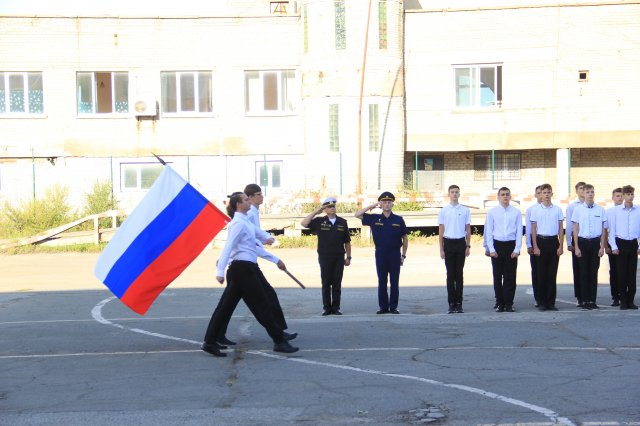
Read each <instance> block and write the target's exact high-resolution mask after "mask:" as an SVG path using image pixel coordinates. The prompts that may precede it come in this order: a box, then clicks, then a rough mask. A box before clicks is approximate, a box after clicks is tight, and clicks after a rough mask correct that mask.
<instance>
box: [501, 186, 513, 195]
mask: <svg viewBox="0 0 640 426" xmlns="http://www.w3.org/2000/svg"><path fill="white" fill-rule="evenodd" d="M502 191H509V194H511V190H510V189H509V188H507V187H506V186H503V187H502V188H500V189H498V195H500V193H501V192H502Z"/></svg>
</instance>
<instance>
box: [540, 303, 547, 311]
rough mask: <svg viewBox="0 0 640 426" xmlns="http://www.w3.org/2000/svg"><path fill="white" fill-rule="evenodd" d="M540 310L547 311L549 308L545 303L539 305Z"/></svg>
mask: <svg viewBox="0 0 640 426" xmlns="http://www.w3.org/2000/svg"><path fill="white" fill-rule="evenodd" d="M538 310H539V311H540V312H544V311H546V310H547V307H546V306H544V305H540V306H538Z"/></svg>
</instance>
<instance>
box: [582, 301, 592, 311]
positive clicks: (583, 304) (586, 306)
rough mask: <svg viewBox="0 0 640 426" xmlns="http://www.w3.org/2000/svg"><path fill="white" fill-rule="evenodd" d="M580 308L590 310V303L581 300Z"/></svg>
mask: <svg viewBox="0 0 640 426" xmlns="http://www.w3.org/2000/svg"><path fill="white" fill-rule="evenodd" d="M581 308H582V310H583V311H590V310H591V303H589V302H582V306H581Z"/></svg>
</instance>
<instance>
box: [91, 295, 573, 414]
mask: <svg viewBox="0 0 640 426" xmlns="http://www.w3.org/2000/svg"><path fill="white" fill-rule="evenodd" d="M113 299H115V297H110V298H108V299H104V300H102V301H101V302H99V303H98V304H97V305H96V306H94V307H93V309H92V310H91V315H92V316H93V318H94V319H95V320H96V321H98V322H99V323H101V324H105V325H111V326H114V327H117V328H120V329H123V330H129V331H132V332H134V333H141V334H145V335H148V336H154V337H159V338H164V339H170V340H178V341H184V342H189V343H196V344H198V342H194V341H193V340H188V339H182V338H179V337H174V336H167V335H164V334H160V333H152V332H149V331H146V330H141V329H138V328H127V327H124V326H122V325H120V324H114V323H112V322H110V321H109V320H107V319H105V318H104V317H103V316H102V308H103V307H104V305H106V304H107V303H108V302H110V301H112V300H113ZM247 353H250V354H255V355H260V356H264V357H267V358H274V359H279V360H284V361H290V362H298V363H302V364H308V365H318V366H323V367H330V368H336V369H340V370H348V371H354V372H359V373H366V374H374V375H380V376H387V377H395V378H400V379H407V380H415V381H419V382H422V383H428V384H431V385H436V386H443V387H447V388H452V389H458V390H462V391H466V392H471V393H475V394H478V395H481V396H485V397H488V398H491V399H495V400H498V401H502V402H506V403H508V404H512V405H517V406H520V407H523V408H526V409H529V410H531V411H534V412H536V413H540V414H542V415H543V416H545V417H547V418H549V419H550V420H551V421H553V422H556V423H559V424H563V425H566V426H576V425H575V423H573V422H572V421H571V420H569V419H567V418H566V417H561V416H560V415H558V414H557V413H555V412H554V411H553V410H550V409H548V408H544V407H540V406H537V405H534V404H529V403H528V402H524V401H520V400H518V399H514V398H509V397H507V396H503V395H499V394H496V393H493V392H489V391H485V390H483V389H478V388H474V387H471V386H466V385H458V384H455V383H444V382H439V381H437V380H432V379H426V378H423V377H417V376H409V375H404V374H394V373H386V372H383V371H378V370H369V369H362V368H358V367H351V366H348V365H340V364H331V363H327V362H320V361H312V360H307V359H302V358H289V357H285V356H281V355H276V354H270V353H266V352H262V351H254V350H251V351H247Z"/></svg>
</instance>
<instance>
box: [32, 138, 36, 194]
mask: <svg viewBox="0 0 640 426" xmlns="http://www.w3.org/2000/svg"><path fill="white" fill-rule="evenodd" d="M31 181H32V182H33V199H34V200H35V199H36V159H35V156H34V154H33V147H31Z"/></svg>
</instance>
